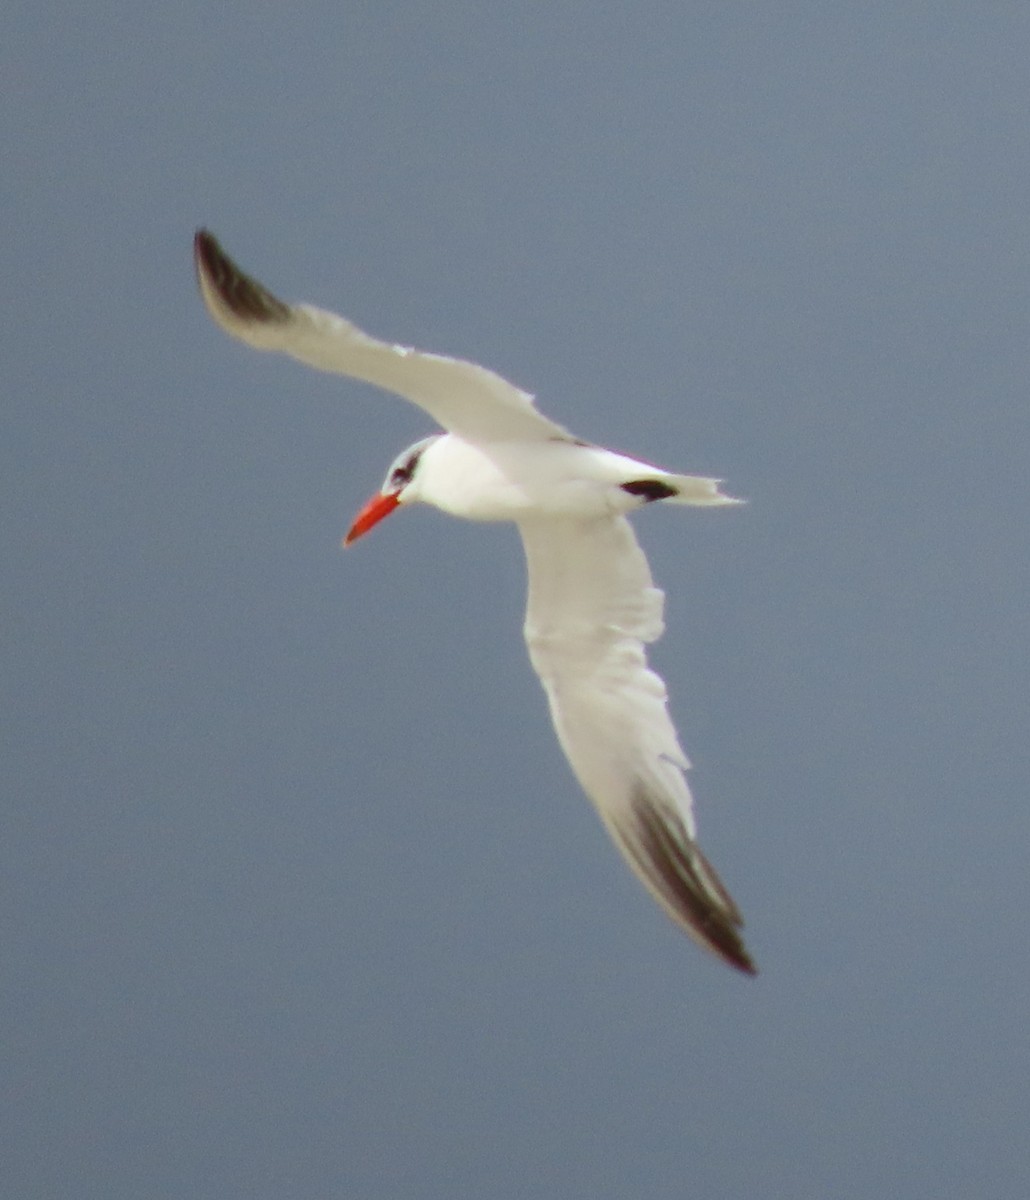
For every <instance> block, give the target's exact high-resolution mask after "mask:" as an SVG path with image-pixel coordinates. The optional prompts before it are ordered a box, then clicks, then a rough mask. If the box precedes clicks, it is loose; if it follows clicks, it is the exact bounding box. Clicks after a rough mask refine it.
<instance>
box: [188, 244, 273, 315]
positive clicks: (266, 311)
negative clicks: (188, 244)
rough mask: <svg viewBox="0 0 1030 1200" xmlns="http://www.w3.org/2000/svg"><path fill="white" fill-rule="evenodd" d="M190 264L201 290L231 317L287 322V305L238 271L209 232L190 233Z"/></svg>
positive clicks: (244, 273) (254, 280)
mask: <svg viewBox="0 0 1030 1200" xmlns="http://www.w3.org/2000/svg"><path fill="white" fill-rule="evenodd" d="M193 261H194V263H195V265H196V268H197V280H198V282H199V283H200V287H201V290H202V291H204V290H206V289H210V291H212V292H213V293H214V294H215V295H216V296H217V298H218V299H219V300H220V301H221V303H222V304H224V305H225V307H226V308H227V309H228V310H229V311H230V312H231V313H233V315H234V316H237V317H240V318H241V319H242V320H244V321H263V322H273V323H274V322H281V321H288V320H289V319H290V308H289V305H286V304H283V302H282V301H281V300H280V299H279V298H278V297H277V296H273V295H272V293H271V292H270V291H269V290H268V289H267V288H266V287H264V286H262V285H261V284H260V283H258V281H257V280H256V279H252V278H251V277H250V276H249V275H248V274H247V273H246V272H245V271H242V270H241V269H240V268H239V267H238V266H237V265H236V263H235V262H233V260H232V259H231V258H230V257H229V255H228V254H226V252H225V251H224V250H223V249H222V247H221V245H220V243H219V241H218V239H217V238H216V237H215V235H214V234H213V233H212V232H211V231H210V230H209V229H204V228H200V229H198V230H197V232H196V233H195V234H194V236H193Z"/></svg>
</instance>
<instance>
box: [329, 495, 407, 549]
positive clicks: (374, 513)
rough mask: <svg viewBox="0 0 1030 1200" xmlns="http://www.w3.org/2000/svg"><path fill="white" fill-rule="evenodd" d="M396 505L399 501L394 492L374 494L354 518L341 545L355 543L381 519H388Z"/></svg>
mask: <svg viewBox="0 0 1030 1200" xmlns="http://www.w3.org/2000/svg"><path fill="white" fill-rule="evenodd" d="M398 504H400V500H399V498H398V496H397V493H396V492H386V493H385V494H384V493H383V492H376V494H375V495H374V496H373V497H372V499H371V500H369V502H368V503H367V504H366V505H365V507H364V508H363V509H362V510H361V512H359V513H358V515H357V516H356V517H355V518H354V524H353V525H352V526H351V527H350V530H349V531H348V533H347V536H346V537H345V538H344V539H343V544H344V545H345V546H349V545H350V544H351V542H356V541H357V540H358V538H359V537H361V536H362V534H365V533H368V531H369V530H370V529H371V528H372V526H373V525H378V524H379V522H380V521H381V520H382V519H383V517H388V516H389V515H390V513H392V512H393V510H394V509H395V508H396V507H397V505H398Z"/></svg>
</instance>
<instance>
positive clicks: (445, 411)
mask: <svg viewBox="0 0 1030 1200" xmlns="http://www.w3.org/2000/svg"><path fill="white" fill-rule="evenodd" d="M194 257H195V260H196V266H197V280H198V282H199V284H200V291H201V294H202V296H203V297H204V303H205V304H206V305H207V309H208V312H209V313H210V314H211V316H212V317H213V318H214V320H215V321H216V323H217V324H219V325H220V326H221V327H222V328H223V329H224V330H225V331H226V332H227V333H229V334H231V335H232V336H233V337H235V338H239V340H240V341H242V342H246V343H247V344H248V345H249V346H253V347H255V348H256V349H258V350H278V351H281V352H282V353H284V354H289V355H290V356H291V357H293V358H296V359H298V360H299V361H300V362H302V363H306V364H307V365H308V366H309V367H316V368H318V369H319V370H320V371H330V372H333V373H334V374H337V375H349V376H351V377H352V378H354V379H360V380H363V381H364V382H365V383H372V384H375V385H376V386H377V387H381V388H385V389H386V391H389V392H394V393H396V394H397V395H398V396H403V397H404V399H405V400H410V401H411V402H412V404H417V405H418V406H419V408H422V409H424V410H425V411H426V412H427V413H429V415H430V416H431V417H432V418H433V420H434V421H436V422H438V424H440V425H441V426H442V427H443V428H444V429H446V430H448V431H449V432H450V433H455V434H457V435H458V436H459V437H463V438H466V439H468V440H469V441H473V442H489V441H512V440H520V441H543V440H547V439H553V438H561V439H567V438H569V437H570V435H569V433H568V432H567V431H566V430H565V429H563V428H562V427H561V426H560V425H558V424H556V423H555V422H554V421H551V420H549V419H548V418H547V417H545V416H542V415H541V414H540V413H539V412H537V410H536V408H535V407H534V406H533V397H532V396H531V395H530V394H529V393H528V392H523V391H521V390H520V389H519V388H517V387H515V386H514V385H513V384H511V383H509V382H508V381H507V380H506V379H502V378H501V376H500V375H497V374H495V373H494V372H493V371H488V370H487V369H486V368H485V367H480V366H477V365H476V364H475V363H470V362H463V361H462V360H461V359H457V358H445V357H444V356H443V355H439V354H427V353H424V352H423V351H421V350H412V349H409V348H408V347H407V346H393V345H390V344H389V343H388V342H380V341H377V340H376V339H375V338H372V337H369V335H368V334H367V333H363V332H362V331H361V330H360V329H358V328H357V326H355V325H352V324H351V322H350V321H347V320H345V319H344V318H343V317H339V316H337V315H336V314H335V313H331V312H326V311H325V310H323V309H320V308H314V307H312V306H311V305H308V304H286V303H284V302H283V301H282V300H280V299H279V298H278V297H277V296H274V295H273V294H272V293H271V292H270V291H269V290H268V289H267V288H266V287H264V286H263V285H262V284H260V283H258V281H257V280H256V279H252V278H251V277H250V276H249V275H247V274H245V273H244V272H243V271H242V270H241V269H240V268H239V267H238V266H237V265H236V263H235V262H233V260H232V259H231V258H230V257H229V256H228V254H226V253H225V251H224V250H223V249H222V247H221V246H220V245H219V243H218V241H217V239H216V238H215V237H214V235H213V234H211V233H209V232H208V231H207V230H206V229H201V230H199V231H198V233H197V235H196V238H195V239H194Z"/></svg>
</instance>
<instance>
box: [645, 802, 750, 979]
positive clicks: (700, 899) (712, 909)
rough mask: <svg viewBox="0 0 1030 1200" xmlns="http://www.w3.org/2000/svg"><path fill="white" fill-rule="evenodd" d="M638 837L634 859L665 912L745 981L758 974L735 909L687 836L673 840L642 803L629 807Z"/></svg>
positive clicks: (655, 814)
mask: <svg viewBox="0 0 1030 1200" xmlns="http://www.w3.org/2000/svg"><path fill="white" fill-rule="evenodd" d="M633 811H634V815H635V817H636V821H637V833H638V837H639V843H638V847H636V848H634V857H635V858H636V859H637V861H638V862H640V863H641V865H644V864H643V862H642V861H641V860H643V859H646V862H647V865H648V867H649V869H648V870H647V871H646V875H647V876H648V877H649V878H650V879H651V880H652V881H653V884H654V885H655V886H656V887H657V890H658V893H659V895H660V896H661V898H662V900H663V903H664V905H665V907H666V908H667V909H668V911H669V912H670V914H671V915H673V916H675V917H676V918H677V920H678V921H680V922H681V923H682V924H683V926H684V927H685V928H686V929H687V930H688V932H689V933H691V935H692V936H694V937H695V938H696V939H697V940H698V941H699V942H700V943H701V944H702V945H704V946H706V947H707V948H708V949H710V950H712V951H713V952H714V953H716V954H717V955H718V956H719V957H720V958H721V959H722V960H723V961H724V962H726V963H728V964H729V965H730V966H731V967H735V968H736V969H737V970H738V971H741V972H743V973H744V974H745V975H757V974H758V968H757V967H756V966H755V964H754V963H753V962H752V961H751V956H750V955H749V954H748V952H747V950H746V949H745V947H744V941H743V939H742V938H741V936H740V934H739V933H738V929H739V928H740V927H741V926H742V925H743V920H742V918H741V916H740V911H739V910H738V908H737V906H736V904H734V902H733V900H732V898H731V897H730V894H729V892H727V890H726V888H725V887H724V886H723V883H722V881H721V880H720V879H719V876H718V875H717V874H716V873H715V869H714V868H713V867H712V865H711V864H710V863H709V862H708V860H707V859H706V858H705V856H704V855H703V854H702V853H701V851H700V850H699V849H698V847H697V846H696V845H695V844H694V843H693V842H692V841H690V840H689V839H688V838H687V837H686V834H684V836H683V838H682V839H680V838H677V837H676V835H675V833H674V832H673V830H672V829H671V828H670V827H669V825H668V822H667V820H665V819H663V816H662V814H661V813H660V812H658V811H657V810H656V809H655V807H654V805H653V804H651V803H650V802H649V801H648V800H647V799H646V797H638V798H637V800H636V802H635V803H634V805H633Z"/></svg>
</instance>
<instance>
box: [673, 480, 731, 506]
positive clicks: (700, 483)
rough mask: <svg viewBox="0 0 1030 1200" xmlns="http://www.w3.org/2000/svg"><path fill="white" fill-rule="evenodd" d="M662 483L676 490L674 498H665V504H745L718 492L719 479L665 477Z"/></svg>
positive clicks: (720, 481)
mask: <svg viewBox="0 0 1030 1200" xmlns="http://www.w3.org/2000/svg"><path fill="white" fill-rule="evenodd" d="M663 478H664V481H665V482H667V483H669V484H671V485H672V487H674V488H675V489H676V494H675V495H674V496H668V497H666V503H667V504H704V505H715V504H746V503H747V501H745V500H739V499H738V498H737V497H736V496H727V495H726V494H725V492H720V491H719V484H720V483H722V480H721V479H708V478H707V477H706V476H704V475H667V476H664V477H663Z"/></svg>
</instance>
